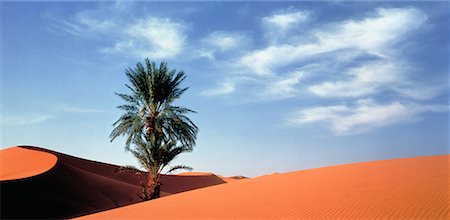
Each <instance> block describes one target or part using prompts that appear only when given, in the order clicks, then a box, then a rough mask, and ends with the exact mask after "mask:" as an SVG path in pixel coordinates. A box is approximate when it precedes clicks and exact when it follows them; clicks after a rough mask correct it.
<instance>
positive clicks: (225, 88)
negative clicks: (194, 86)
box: [201, 82, 235, 96]
mask: <svg viewBox="0 0 450 220" xmlns="http://www.w3.org/2000/svg"><path fill="white" fill-rule="evenodd" d="M234 89H235V83H233V82H223V83H221V84H220V85H219V86H218V87H217V88H213V89H207V90H205V91H203V92H202V93H201V94H202V95H204V96H216V95H223V94H227V93H231V92H233V91H234Z"/></svg>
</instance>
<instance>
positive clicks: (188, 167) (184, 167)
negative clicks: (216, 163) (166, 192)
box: [167, 165, 194, 173]
mask: <svg viewBox="0 0 450 220" xmlns="http://www.w3.org/2000/svg"><path fill="white" fill-rule="evenodd" d="M175 170H188V171H192V170H194V169H193V168H192V167H190V166H184V165H176V166H173V167H171V168H170V169H169V171H167V173H172V172H173V171H175Z"/></svg>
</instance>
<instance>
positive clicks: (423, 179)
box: [81, 155, 450, 219]
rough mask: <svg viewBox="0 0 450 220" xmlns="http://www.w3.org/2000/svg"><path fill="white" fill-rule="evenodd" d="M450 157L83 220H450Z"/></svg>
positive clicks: (196, 195) (277, 180)
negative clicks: (387, 219) (282, 219)
mask: <svg viewBox="0 0 450 220" xmlns="http://www.w3.org/2000/svg"><path fill="white" fill-rule="evenodd" d="M449 159H450V157H449V155H442V156H431V157H418V158H408V159H396V160H386V161H376V162H365V163H357V164H348V165H341V166H333V167H326V168H318V169H311V170H304V171H297V172H291V173H286V174H273V175H267V176H262V177H258V178H254V179H245V180H242V181H237V182H234V183H233V184H221V185H217V186H213V187H208V188H203V189H199V190H193V191H188V192H185V193H180V194H176V195H172V196H169V197H164V198H160V199H157V200H153V201H148V202H143V203H138V204H134V205H130V206H125V207H121V208H117V209H113V210H109V211H105V212H100V213H96V214H93V215H87V216H83V217H81V219H205V218H207V219H214V218H215V219H217V218H221V219H223V218H227V219H249V218H253V219H255V218H256V219H260V218H264V219H267V218H288V219H322V218H325V219H350V218H351V219H375V218H377V219H378V218H391V219H449V217H450V216H449V187H450V186H449Z"/></svg>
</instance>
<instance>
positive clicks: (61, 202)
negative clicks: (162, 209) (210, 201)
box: [0, 146, 225, 219]
mask: <svg viewBox="0 0 450 220" xmlns="http://www.w3.org/2000/svg"><path fill="white" fill-rule="evenodd" d="M0 152H1V153H0V155H1V165H2V166H1V167H2V169H0V177H1V181H0V187H1V219H5V218H6V219H9V218H33V219H36V218H44V219H51V218H70V217H76V216H80V215H85V214H89V213H94V212H98V211H104V210H107V209H111V208H117V207H120V206H123V205H129V204H133V203H136V202H140V201H141V200H140V199H139V197H138V194H140V193H141V190H142V189H141V185H140V183H141V181H143V182H146V180H145V179H146V178H147V177H146V176H145V175H140V177H138V176H136V175H135V174H134V173H116V172H115V170H116V169H117V168H118V166H116V165H111V164H106V163H100V162H95V161H89V160H85V159H81V158H77V157H72V156H69V155H65V154H61V153H58V152H54V151H50V150H47V149H43V148H37V147H29V146H22V147H13V148H8V149H5V150H2V151H0ZM221 183H225V181H223V180H222V179H221V178H219V177H217V176H215V175H214V174H210V175H204V176H198V177H197V176H176V175H164V176H163V177H162V186H161V191H162V192H161V194H162V195H163V196H164V195H170V194H174V193H179V192H183V191H187V190H192V189H197V188H202V187H206V186H212V185H216V184H221Z"/></svg>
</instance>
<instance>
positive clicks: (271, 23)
mask: <svg viewBox="0 0 450 220" xmlns="http://www.w3.org/2000/svg"><path fill="white" fill-rule="evenodd" d="M309 14H310V13H309V12H307V11H292V10H291V11H281V12H280V11H279V12H276V13H274V14H272V15H271V16H267V17H263V18H262V19H261V21H262V22H263V24H264V25H265V26H267V27H268V28H272V29H277V30H278V31H280V30H281V31H286V30H288V29H289V28H292V27H295V26H296V25H298V24H301V23H304V22H306V21H308V19H309Z"/></svg>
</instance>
